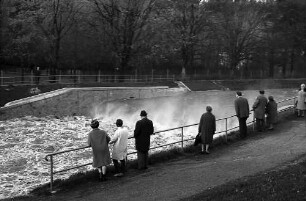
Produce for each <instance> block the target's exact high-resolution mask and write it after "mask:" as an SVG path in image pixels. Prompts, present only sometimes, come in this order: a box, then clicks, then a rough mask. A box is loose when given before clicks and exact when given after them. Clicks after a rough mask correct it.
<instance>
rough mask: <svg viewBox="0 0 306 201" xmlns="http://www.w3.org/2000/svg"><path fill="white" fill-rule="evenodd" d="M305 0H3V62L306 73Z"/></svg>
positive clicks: (214, 74) (109, 69)
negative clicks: (263, 0)
mask: <svg viewBox="0 0 306 201" xmlns="http://www.w3.org/2000/svg"><path fill="white" fill-rule="evenodd" d="M305 10H306V2H305V1H304V0H270V1H265V2H262V1H255V0H234V1H233V0H206V1H203V0H73V1H72V0H0V36H1V38H0V62H1V64H2V66H6V68H8V67H13V66H14V67H16V66H20V67H22V68H24V69H26V68H30V67H31V66H36V65H39V66H41V67H43V68H45V69H49V70H50V72H51V73H56V72H57V70H59V69H69V70H72V69H74V70H76V69H79V70H85V69H91V70H97V69H99V70H100V71H102V72H103V73H106V74H111V73H114V71H115V72H116V73H121V74H148V73H150V72H152V71H155V73H160V74H164V73H166V72H167V73H169V72H170V73H174V74H180V75H182V76H185V75H189V76H193V77H197V76H200V75H205V76H206V77H211V78H220V77H221V76H223V77H228V78H229V77H243V78H249V77H276V76H283V77H291V76H305V75H306V68H305V64H306V55H305V51H306V34H305V33H306V14H305V12H304V11H305Z"/></svg>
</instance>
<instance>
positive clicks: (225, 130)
mask: <svg viewBox="0 0 306 201" xmlns="http://www.w3.org/2000/svg"><path fill="white" fill-rule="evenodd" d="M225 142H227V118H225Z"/></svg>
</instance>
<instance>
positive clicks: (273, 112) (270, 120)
mask: <svg viewBox="0 0 306 201" xmlns="http://www.w3.org/2000/svg"><path fill="white" fill-rule="evenodd" d="M268 99H269V102H268V103H267V106H266V114H267V124H268V129H269V130H273V128H274V127H273V124H275V123H276V122H277V116H278V113H277V103H276V102H275V101H274V98H273V96H269V97H268Z"/></svg>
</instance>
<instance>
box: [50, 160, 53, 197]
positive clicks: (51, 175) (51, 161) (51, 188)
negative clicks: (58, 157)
mask: <svg viewBox="0 0 306 201" xmlns="http://www.w3.org/2000/svg"><path fill="white" fill-rule="evenodd" d="M52 191H53V155H51V156H50V192H51V193H52Z"/></svg>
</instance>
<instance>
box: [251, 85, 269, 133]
mask: <svg viewBox="0 0 306 201" xmlns="http://www.w3.org/2000/svg"><path fill="white" fill-rule="evenodd" d="M267 103H268V99H267V98H266V97H265V91H264V90H260V91H259V96H257V98H256V100H255V102H254V104H253V109H254V117H255V119H256V128H257V131H259V132H262V131H263V130H264V128H265V110H266V105H267Z"/></svg>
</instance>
